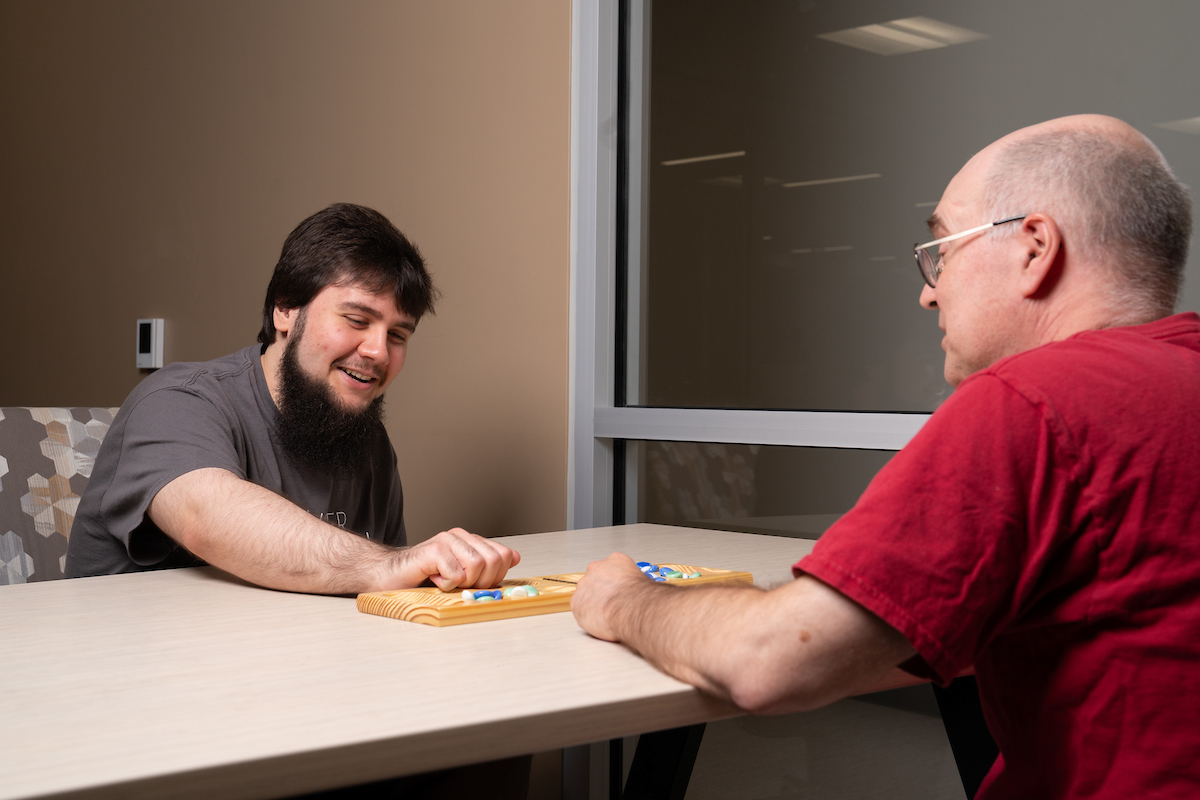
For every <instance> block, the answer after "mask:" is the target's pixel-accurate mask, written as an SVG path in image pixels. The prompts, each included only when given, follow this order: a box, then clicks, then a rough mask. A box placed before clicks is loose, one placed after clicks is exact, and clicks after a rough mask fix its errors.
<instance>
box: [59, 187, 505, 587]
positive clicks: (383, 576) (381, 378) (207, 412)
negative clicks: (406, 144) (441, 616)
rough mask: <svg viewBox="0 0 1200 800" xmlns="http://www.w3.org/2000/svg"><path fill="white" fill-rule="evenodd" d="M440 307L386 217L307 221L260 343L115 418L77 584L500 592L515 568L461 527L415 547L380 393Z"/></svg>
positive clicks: (277, 279)
mask: <svg viewBox="0 0 1200 800" xmlns="http://www.w3.org/2000/svg"><path fill="white" fill-rule="evenodd" d="M436 295H437V292H436V290H435V288H434V286H433V283H432V281H431V279H430V277H429V273H428V272H427V271H426V269H425V265H424V262H423V261H422V259H421V255H420V253H419V252H418V251H417V249H416V247H414V246H413V245H412V244H411V243H410V242H409V241H408V239H406V238H405V237H404V235H403V234H401V233H400V231H399V230H397V229H396V228H395V226H393V225H392V224H391V222H389V221H388V220H387V219H386V218H385V217H384V216H383V215H381V214H379V213H378V212H376V211H373V210H371V209H369V208H364V207H362V206H356V205H350V204H338V205H333V206H330V207H329V208H326V209H324V210H323V211H320V212H318V213H316V214H314V215H313V216H311V217H309V218H308V219H306V220H305V221H304V222H302V223H300V225H299V226H298V227H297V228H296V229H295V230H294V231H292V233H291V234H290V235H289V236H288V238H287V240H286V241H285V242H284V245H283V252H282V254H281V255H280V258H279V263H278V264H277V265H276V266H275V272H274V274H273V276H272V278H271V282H270V285H269V286H268V288H267V296H266V301H265V303H264V306H263V327H262V330H261V332H260V333H259V335H258V339H259V344H257V345H252V346H251V347H247V348H245V349H243V350H240V351H238V352H236V353H234V354H232V355H229V356H226V357H224V358H219V359H216V360H214V361H208V362H203V363H177V364H171V365H169V366H167V367H165V368H163V369H161V370H158V371H157V372H155V373H154V374H152V375H151V376H149V377H148V378H146V379H145V380H144V381H143V382H142V383H141V384H140V385H138V387H137V388H136V389H134V391H133V392H132V393H131V394H130V395H129V397H128V398H127V399H126V401H125V403H124V404H123V405H122V406H121V411H120V413H119V414H117V417H116V419H115V420H114V421H113V424H112V427H111V428H110V430H109V433H108V435H107V436H106V437H105V439H104V443H103V445H102V446H101V448H100V452H99V454H98V455H97V457H96V463H95V467H94V470H93V472H92V477H91V480H90V481H89V483H88V486H87V489H86V490H85V491H84V494H83V497H82V498H81V499H80V503H79V509H78V513H77V515H76V517H75V524H74V526H73V528H72V530H71V537H70V542H69V545H68V548H67V562H66V574H67V575H68V576H69V577H81V576H87V575H106V574H114V573H121V572H137V571H142V570H151V569H164V568H169V567H183V566H199V565H202V564H205V563H207V564H211V565H213V566H216V567H220V568H221V569H223V570H225V571H227V572H230V573H232V574H234V575H237V576H238V577H240V578H242V579H244V580H247V581H250V582H252V583H255V584H258V585H260V586H266V587H269V588H273V589H283V590H289V591H298V592H313V593H325V594H353V593H358V592H366V591H381V590H386V589H400V588H407V587H412V586H416V585H418V584H420V583H422V582H424V581H425V580H426V579H430V580H432V581H433V583H435V584H436V585H438V586H439V587H441V588H442V589H446V590H449V589H453V588H455V587H458V586H493V585H495V584H496V583H498V582H499V581H500V579H501V578H503V577H504V575H505V573H506V572H507V571H508V569H509V568H510V567H511V566H513V565H514V564H516V563H517V562H518V561H519V560H520V556H519V554H517V553H516V552H515V551H513V550H511V549H509V548H507V547H504V546H503V545H500V544H497V543H494V542H492V541H489V540H488V539H484V538H483V537H480V536H476V535H474V534H471V533H468V532H467V531H464V530H462V529H461V528H453V529H451V530H448V531H443V532H442V533H439V534H438V535H436V536H434V537H433V538H432V539H429V540H427V541H425V542H422V543H420V544H418V545H416V546H414V547H405V544H406V537H405V529H404V499H403V495H402V492H401V487H400V476H399V473H398V472H397V469H396V454H395V451H394V450H393V449H392V445H391V442H390V441H389V440H388V436H387V432H386V430H385V429H384V427H383V423H382V414H383V395H384V391H385V390H386V389H387V387H388V385H389V384H390V383H391V382H392V380H393V379H394V378H395V377H396V375H397V374H398V373H399V372H400V369H401V368H402V367H403V366H404V358H405V354H406V352H407V348H408V342H409V339H410V338H411V337H412V335H413V333H414V332H415V331H416V328H417V323H418V322H419V321H420V319H421V317H422V316H423V315H425V314H426V313H432V311H433V305H434V300H435V299H436Z"/></svg>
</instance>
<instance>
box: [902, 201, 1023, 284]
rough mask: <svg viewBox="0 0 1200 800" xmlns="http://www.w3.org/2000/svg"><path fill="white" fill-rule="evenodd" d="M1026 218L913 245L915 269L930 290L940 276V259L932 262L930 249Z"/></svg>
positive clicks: (972, 229)
mask: <svg viewBox="0 0 1200 800" xmlns="http://www.w3.org/2000/svg"><path fill="white" fill-rule="evenodd" d="M1026 216H1027V215H1026V214H1022V215H1021V216H1019V217H1009V218H1008V219H1002V220H1000V221H999V222H989V223H988V224H987V225H980V226H979V227H978V228H971V229H970V230H966V231H963V232H961V233H952V234H950V235H949V236H943V237H942V238H941V239H935V240H933V241H932V242H929V243H928V244H914V245H913V255H914V256H916V257H917V269H919V270H921V277H922V278H924V279H925V283H927V284H929V288H931V289H932V288H933V287H935V286H937V280H938V276H939V275H941V274H942V257H941V255H938V257H937V261H934V259H933V255H931V254H930V253H929V248H930V247H937V246H938V245H941V244H945V243H946V242H953V241H954V240H955V239H961V238H963V237H964V236H970V235H971V234H972V233H979V232H980V231H986V230H987V229H988V228H994V227H995V226H997V225H1003V224H1004V223H1006V222H1016V221H1017V220H1021V219H1025V217H1026Z"/></svg>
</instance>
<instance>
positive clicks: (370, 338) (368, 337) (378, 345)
mask: <svg viewBox="0 0 1200 800" xmlns="http://www.w3.org/2000/svg"><path fill="white" fill-rule="evenodd" d="M387 337H388V332H387V329H386V328H383V327H379V328H376V327H374V326H372V327H370V328H368V329H367V331H366V333H365V334H364V335H363V338H362V341H361V342H359V345H358V354H359V355H360V356H362V357H363V358H369V359H371V360H373V361H379V362H381V363H384V364H386V363H387V361H388V346H387V344H388V343H387Z"/></svg>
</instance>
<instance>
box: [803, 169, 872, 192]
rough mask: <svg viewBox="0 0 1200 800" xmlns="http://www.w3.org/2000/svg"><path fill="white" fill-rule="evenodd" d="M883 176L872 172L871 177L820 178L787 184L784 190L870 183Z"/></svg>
mask: <svg viewBox="0 0 1200 800" xmlns="http://www.w3.org/2000/svg"><path fill="white" fill-rule="evenodd" d="M882 177H883V175H882V174H880V173H878V172H872V173H871V174H869V175H847V176H846V177H844V178H819V179H817V180H815V181H792V182H791V183H785V184H784V185H783V188H785V189H795V188H797V187H799V186H821V185H823V184H826V183H846V182H848V181H868V180H871V179H872V178H882Z"/></svg>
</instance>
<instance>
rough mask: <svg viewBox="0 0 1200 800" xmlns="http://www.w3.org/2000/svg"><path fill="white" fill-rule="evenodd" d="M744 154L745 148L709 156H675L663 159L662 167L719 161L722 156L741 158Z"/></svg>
mask: <svg viewBox="0 0 1200 800" xmlns="http://www.w3.org/2000/svg"><path fill="white" fill-rule="evenodd" d="M744 155H746V151H745V150H735V151H733V152H732V153H714V154H713V155H711V156H692V157H691V158H675V159H671V160H670V161H663V162H662V165H663V166H664V167H677V166H679V165H680V164H696V163H699V162H701V161H720V160H721V159H722V158H741V157H742V156H744Z"/></svg>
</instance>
